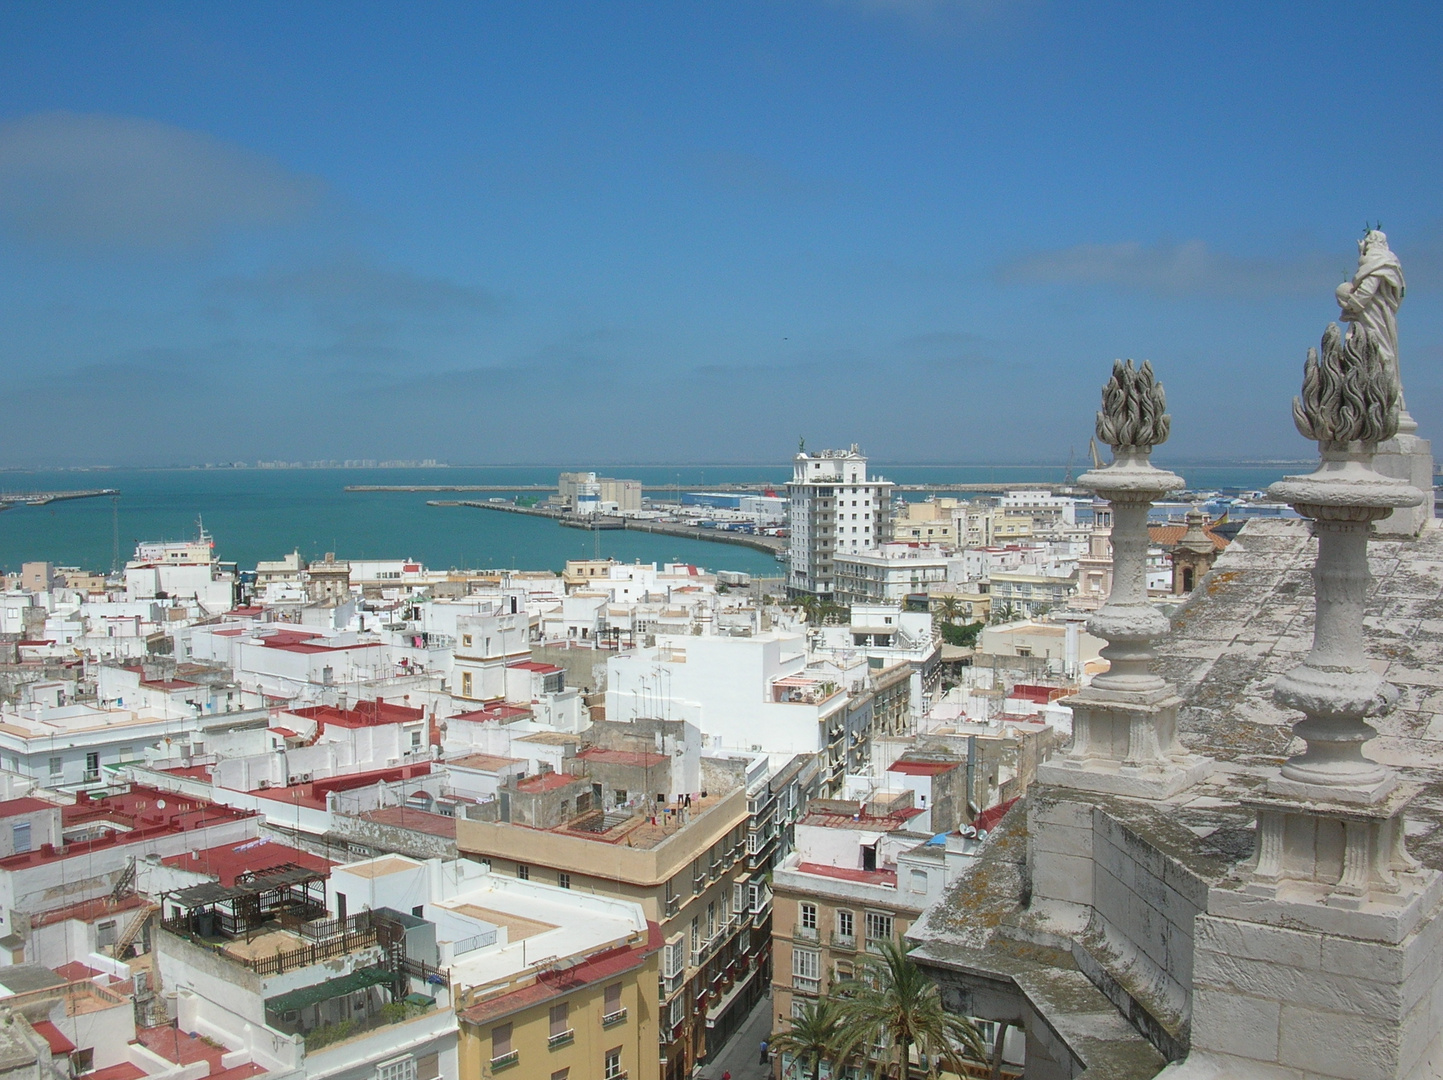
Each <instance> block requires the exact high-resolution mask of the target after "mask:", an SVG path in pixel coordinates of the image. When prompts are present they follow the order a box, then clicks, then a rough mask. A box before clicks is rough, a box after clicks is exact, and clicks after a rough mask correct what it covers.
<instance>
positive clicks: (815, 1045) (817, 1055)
mask: <svg viewBox="0 0 1443 1080" xmlns="http://www.w3.org/2000/svg"><path fill="white" fill-rule="evenodd" d="M841 1019H842V1017H841V1008H840V1006H839V1004H838V1002H837V1001H835V1000H834V999H832V998H818V999H817V1000H816V1001H813V1002H809V1003H808V1004H806V1005H803V1006H802V1007H801V1008H800V1009H799V1010H798V1011H797V1015H796V1016H794V1017H792V1026H791V1027H790V1028H789V1029H788V1030H787V1031H785V1032H783V1033H782V1034H781V1035H777V1036H775V1037H774V1038H773V1039H772V1041H771V1048H772V1049H773V1050H774V1051H776V1052H777V1053H779V1054H790V1055H791V1056H792V1057H794V1058H795V1059H796V1060H797V1061H798V1062H799V1063H800V1064H801V1065H802V1067H803V1068H810V1069H811V1072H812V1080H818V1077H819V1076H820V1075H821V1071H822V1062H823V1061H833V1062H835V1061H836V1060H837V1056H836V1054H837V1047H838V1044H839V1040H840V1037H841Z"/></svg>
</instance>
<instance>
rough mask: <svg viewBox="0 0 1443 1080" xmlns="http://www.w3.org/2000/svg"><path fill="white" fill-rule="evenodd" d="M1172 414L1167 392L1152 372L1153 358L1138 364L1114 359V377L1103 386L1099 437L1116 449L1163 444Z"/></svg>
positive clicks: (1170, 424)
mask: <svg viewBox="0 0 1443 1080" xmlns="http://www.w3.org/2000/svg"><path fill="white" fill-rule="evenodd" d="M1171 428H1172V417H1171V416H1169V415H1168V414H1167V395H1166V394H1165V393H1164V392H1163V388H1162V383H1160V382H1158V381H1157V378H1156V377H1155V376H1154V375H1153V373H1152V364H1151V362H1149V361H1147V360H1144V361H1143V362H1142V367H1140V368H1134V367H1133V366H1132V361H1131V360H1127V361H1123V360H1114V361H1113V362H1112V378H1110V379H1108V380H1107V384H1106V385H1105V386H1104V387H1103V388H1102V411H1101V412H1099V413H1098V414H1097V438H1098V440H1099V441H1100V442H1104V443H1106V444H1107V445H1108V446H1110V447H1112V448H1113V449H1114V450H1119V449H1133V448H1136V447H1153V446H1161V445H1162V444H1163V443H1165V442H1167V436H1168V432H1169V431H1170V430H1171Z"/></svg>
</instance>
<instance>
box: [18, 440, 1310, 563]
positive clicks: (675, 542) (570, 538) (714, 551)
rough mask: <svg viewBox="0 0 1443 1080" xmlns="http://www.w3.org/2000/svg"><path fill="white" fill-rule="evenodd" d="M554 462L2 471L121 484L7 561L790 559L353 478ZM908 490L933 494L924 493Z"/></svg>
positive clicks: (724, 478) (1213, 473)
mask: <svg viewBox="0 0 1443 1080" xmlns="http://www.w3.org/2000/svg"><path fill="white" fill-rule="evenodd" d="M577 468H586V469H588V470H590V469H594V470H595V471H597V472H598V473H601V474H602V475H606V476H620V477H627V478H631V479H636V480H640V481H641V482H642V483H643V484H648V485H652V484H657V485H668V486H670V485H675V486H676V487H677V488H678V490H683V491H686V490H692V491H695V490H705V489H706V488H707V487H708V485H715V484H721V483H728V482H731V483H740V482H772V483H776V484H778V485H780V484H784V483H785V482H786V480H787V478H788V477H789V476H790V468H789V467H788V466H786V465H783V466H779V467H763V466H726V465H716V466H698V465H687V466H677V467H665V466H626V465H614V466H607V465H595V466H593V465H586V466H577ZM876 470H877V471H878V472H880V473H881V474H882V475H883V476H885V477H886V478H887V479H889V480H892V481H894V482H896V483H903V484H925V483H999V482H1001V483H1005V482H1008V481H1017V482H1029V481H1039V482H1057V481H1060V480H1061V479H1062V478H1063V475H1064V473H1065V471H1066V470H1065V468H1064V466H1061V465H1057V466H1052V467H1046V466H1016V467H1012V466H954V465H938V466H927V465H899V466H893V467H889V466H887V465H885V464H878V465H877V466H876ZM1175 471H1177V472H1179V473H1181V474H1182V476H1183V477H1184V478H1185V479H1186V480H1187V481H1188V483H1189V484H1190V485H1191V486H1193V487H1195V488H1228V489H1237V490H1251V489H1254V488H1262V487H1266V486H1267V485H1268V484H1269V483H1271V482H1272V481H1274V480H1276V479H1278V478H1279V477H1280V476H1282V475H1283V474H1284V472H1296V471H1298V469H1297V467H1296V466H1289V467H1283V466H1278V467H1276V468H1267V467H1254V466H1237V467H1199V468H1195V469H1189V468H1186V467H1178V468H1176V469H1175ZM557 472H558V470H557V469H556V468H554V467H526V466H495V467H455V468H434V469H150V470H139V469H136V470H131V469H94V470H67V471H63V472H61V471H57V472H3V473H0V492H6V493H14V492H27V491H64V490H79V489H87V488H116V489H118V490H119V492H120V496H119V500H118V502H117V503H116V504H115V505H114V507H112V503H111V500H110V499H108V498H93V499H77V500H74V501H66V502H58V503H52V504H50V505H48V506H42V507H28V506H19V507H16V508H14V509H11V510H7V511H5V512H4V513H0V567H3V568H4V569H5V570H18V569H19V568H20V564H21V563H23V562H26V561H28V560H41V561H49V562H52V563H57V564H59V565H64V566H82V567H85V568H87V569H95V570H108V569H110V566H111V561H112V558H113V557H114V550H115V544H114V537H115V528H114V526H115V524H116V523H117V522H118V525H119V554H120V560H121V562H122V564H123V563H124V561H125V560H126V559H128V558H129V557H130V555H131V553H132V552H133V551H134V548H135V544H136V542H137V541H139V540H181V539H189V538H192V537H194V536H195V532H196V520H197V518H200V519H203V520H204V522H205V527H206V529H207V530H208V531H209V532H210V533H211V534H212V535H213V536H214V537H215V542H216V551H217V553H218V554H219V556H220V558H221V559H223V560H225V561H227V562H235V563H238V564H239V565H240V567H241V568H242V569H248V568H250V567H253V566H255V564H256V562H257V561H258V560H261V559H276V558H280V557H281V556H282V555H284V554H286V553H287V552H289V551H291V550H292V549H295V548H299V549H300V551H301V553H302V554H303V555H305V556H307V557H309V558H319V557H320V556H322V555H323V554H324V553H325V552H327V551H334V552H335V553H336V554H337V555H338V556H340V557H341V558H355V559H359V558H410V559H415V560H419V561H421V562H424V563H425V564H426V565H427V566H430V567H432V568H433V569H446V568H449V567H457V568H470V569H492V568H515V569H522V570H525V569H555V570H559V569H560V568H561V566H562V565H563V563H565V561H566V560H567V559H575V558H586V557H590V556H591V555H592V554H594V553H595V551H596V541H597V538H598V537H599V539H600V543H601V554H602V555H603V556H611V557H614V558H617V559H621V560H624V561H627V562H630V561H632V560H634V559H640V560H642V561H643V562H652V561H657V562H664V561H670V560H677V561H683V562H691V563H696V564H698V565H700V566H705V567H707V568H708V569H713V570H740V571H745V572H747V573H751V574H767V575H775V574H777V573H778V570H779V567H780V564H779V563H778V562H777V561H776V560H775V559H774V558H773V557H772V556H770V555H768V554H766V553H765V552H760V551H753V550H752V549H750V548H744V547H737V546H735V545H731V544H717V543H710V542H706V541H698V540H683V539H675V538H672V537H664V536H652V535H649V534H645V533H632V532H603V533H595V534H594V533H587V532H583V531H580V530H577V529H564V528H561V527H560V526H559V525H557V524H556V523H555V522H552V521H548V520H545V519H540V518H530V517H525V516H522V515H519V514H502V513H493V512H491V511H487V510H476V509H472V508H468V507H437V506H427V505H426V500H428V499H487V498H492V497H505V495H504V493H500V492H487V493H484V494H483V493H476V494H449V493H425V492H405V493H400V492H365V493H357V492H347V491H346V490H345V488H346V486H347V485H349V484H392V485H394V484H552V485H554V484H555V483H556V474H557ZM909 497H915V498H922V497H924V496H922V495H921V494H920V493H909Z"/></svg>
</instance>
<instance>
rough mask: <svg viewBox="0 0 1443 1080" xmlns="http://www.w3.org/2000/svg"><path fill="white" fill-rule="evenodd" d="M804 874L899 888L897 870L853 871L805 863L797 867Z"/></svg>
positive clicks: (846, 868) (845, 868)
mask: <svg viewBox="0 0 1443 1080" xmlns="http://www.w3.org/2000/svg"><path fill="white" fill-rule="evenodd" d="M797 869H798V870H800V871H801V872H802V873H804V874H815V875H816V876H817V877H829V878H836V879H837V880H838V881H857V882H861V883H863V884H866V885H890V886H892V887H893V888H894V889H895V888H896V887H897V871H895V870H853V869H850V868H848V867H845V866H825V865H823V864H822V863H812V862H804V863H799V864H798V865H797Z"/></svg>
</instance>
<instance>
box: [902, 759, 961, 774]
mask: <svg viewBox="0 0 1443 1080" xmlns="http://www.w3.org/2000/svg"><path fill="white" fill-rule="evenodd" d="M961 764H962V763H961V762H960V761H894V762H893V763H892V766H891V767H890V768H889V769H888V770H887V771H888V772H894V773H901V774H902V775H903V776H937V775H939V774H940V773H944V772H951V771H952V770H953V769H955V768H957V766H959V765H961Z"/></svg>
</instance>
